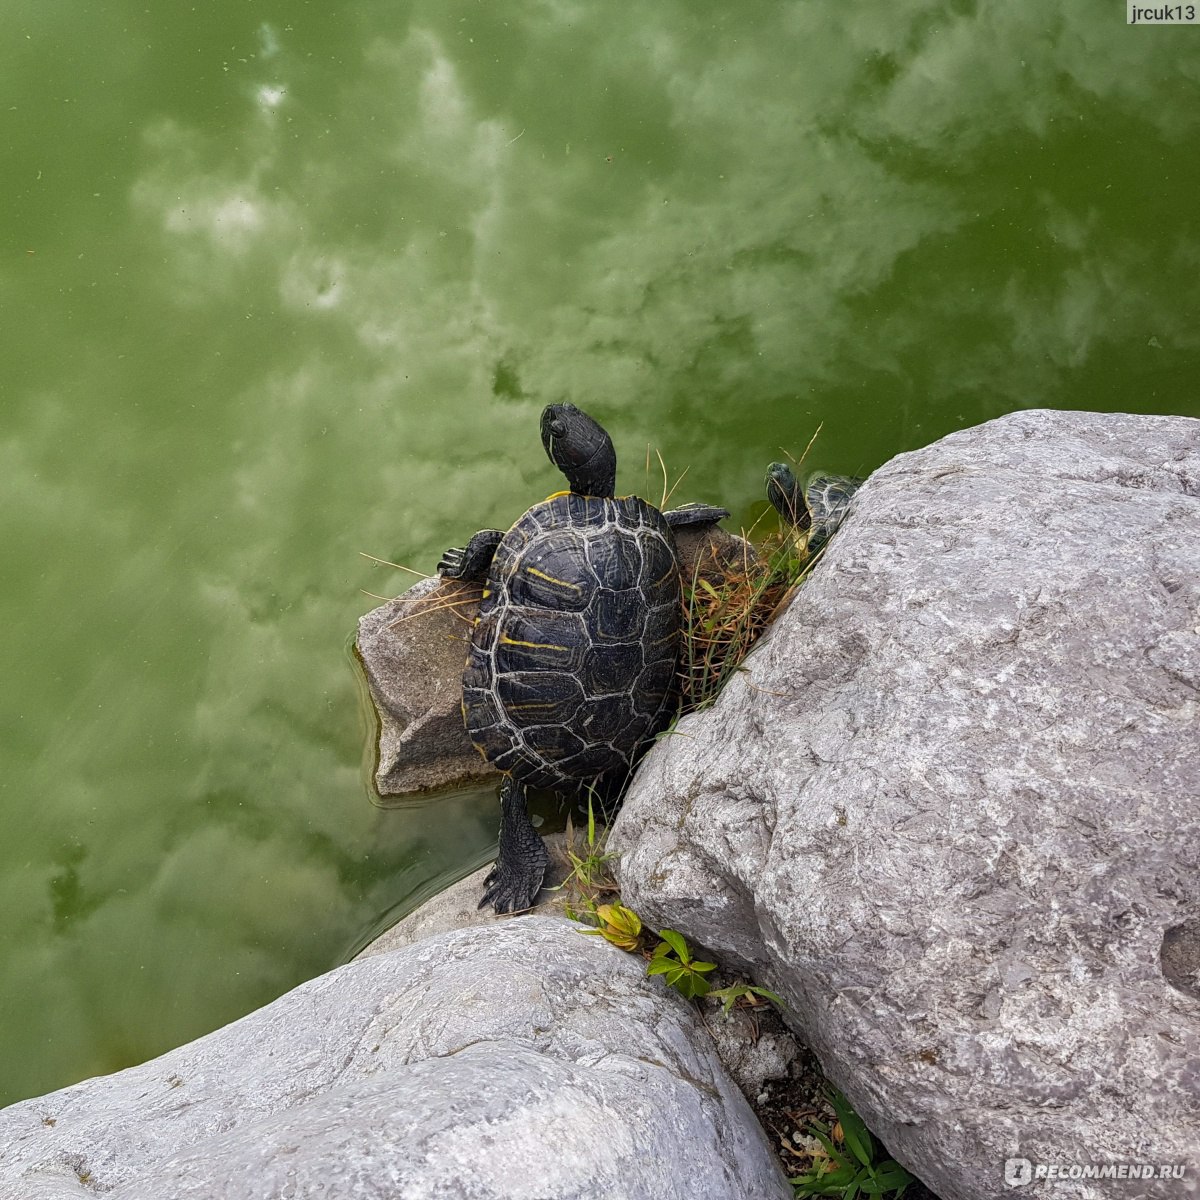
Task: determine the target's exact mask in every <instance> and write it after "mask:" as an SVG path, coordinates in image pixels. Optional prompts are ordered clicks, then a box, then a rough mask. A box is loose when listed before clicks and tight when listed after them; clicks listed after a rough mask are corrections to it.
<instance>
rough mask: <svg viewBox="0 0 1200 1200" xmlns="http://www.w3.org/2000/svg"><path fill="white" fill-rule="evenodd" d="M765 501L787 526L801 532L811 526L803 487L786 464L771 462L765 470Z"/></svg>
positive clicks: (810, 516) (810, 515)
mask: <svg viewBox="0 0 1200 1200" xmlns="http://www.w3.org/2000/svg"><path fill="white" fill-rule="evenodd" d="M767 499H768V500H770V502H771V503H772V504H773V505H774V506H775V510H776V511H777V512H778V513H779V515H780V517H782V518H783V520H784V521H785V522H786V523H787V524H788V525H791V526H793V527H794V528H796V529H799V530H801V531H803V530H805V529H807V528H808V527H809V526H810V525H812V513H810V512H809V511H808V504H807V503H806V502H805V499H804V487H803V485H802V484H801V483H800V481H799V480H798V479H797V478H796V476H795V475H794V474H793V472H792V469H791V467H789V466H788V465H787V464H786V463H779V462H773V463H772V464H771V465H770V466H769V467H768V468H767Z"/></svg>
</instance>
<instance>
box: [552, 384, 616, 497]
mask: <svg viewBox="0 0 1200 1200" xmlns="http://www.w3.org/2000/svg"><path fill="white" fill-rule="evenodd" d="M542 445H543V446H545V447H546V453H547V454H548V455H549V456H550V461H551V462H552V463H553V464H554V465H555V466H556V467H557V468H558V469H559V470H560V471H561V472H562V473H563V474H564V475H565V476H566V477H567V482H568V483H569V484H570V485H571V491H573V492H577V493H578V494H579V495H581V496H611V495H612V494H613V493H614V492H615V491H616V485H617V455H616V452H615V451H614V450H613V444H612V439H611V438H610V437H609V436H608V434H607V433H605V432H604V429H603V427H602V426H601V425H600V424H598V423H597V422H596V421H593V420H592V418H591V417H589V416H588V415H587V413H585V412H583V411H582V410H581V409H578V408H576V407H575V405H573V404H547V405H546V407H545V409H544V410H543V412H542Z"/></svg>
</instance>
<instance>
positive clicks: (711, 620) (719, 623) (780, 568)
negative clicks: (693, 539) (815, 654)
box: [679, 532, 810, 713]
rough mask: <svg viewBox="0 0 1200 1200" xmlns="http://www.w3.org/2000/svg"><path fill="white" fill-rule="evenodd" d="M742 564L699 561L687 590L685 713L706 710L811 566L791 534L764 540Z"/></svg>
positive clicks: (682, 676)
mask: <svg viewBox="0 0 1200 1200" xmlns="http://www.w3.org/2000/svg"><path fill="white" fill-rule="evenodd" d="M756 550H757V554H754V555H752V553H751V552H750V551H749V549H747V552H746V553H745V555H744V556H743V557H742V559H740V560H737V559H735V560H733V561H732V562H731V561H728V560H725V561H721V560H719V559H717V558H716V556H715V555H714V556H712V557H711V558H710V559H707V560H706V559H701V560H698V561H697V563H696V569H695V571H694V572H693V575H692V578H691V579H690V580H687V579H685V580H684V586H683V648H682V652H681V654H680V659H679V689H680V693H681V696H682V710H681V711H682V712H684V713H688V712H694V711H695V710H696V709H700V708H705V707H706V706H707V705H709V704H711V703H712V702H713V700H715V699H716V697H717V694H718V693H719V692H720V690H721V689H722V688H723V687H724V686H725V684H726V683H727V682H728V681H729V679H730V678H731V676H733V675H734V673H735V672H737V671H738V670H740V668H741V665H742V662H743V660H744V659H745V657H746V655H747V654H748V653H749V652H750V649H751V647H752V646H753V645H754V643H755V642H757V641H758V639H759V638H760V637H761V636H762V634H763V633H764V631H765V630H766V628H767V626H768V625H770V623H771V621H772V620H773V619H774V617H775V614H776V613H777V612H778V611H779V610H780V609H781V608H782V607H783V606H784V605H785V604H786V602H787V601H788V600H790V599H791V596H792V593H793V592H794V591H795V589H796V587H797V586H798V585H799V584H800V582H801V581H802V580H803V578H804V576H805V575H806V574H807V572H808V568H809V566H810V563H809V561H808V560H807V559H806V558H805V557H803V555H802V553H801V552H800V550H799V549H798V547H797V543H796V539H795V538H794V537H793V536H791V535H790V534H787V533H782V532H781V533H778V534H774V535H772V536H771V537H768V538H767V539H765V540H763V541H760V542H759V544H758V545H757V547H756Z"/></svg>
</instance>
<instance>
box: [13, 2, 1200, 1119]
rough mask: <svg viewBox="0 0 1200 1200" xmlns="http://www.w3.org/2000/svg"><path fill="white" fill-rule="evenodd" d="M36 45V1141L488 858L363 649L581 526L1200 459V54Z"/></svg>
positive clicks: (307, 17) (1040, 11) (136, 41)
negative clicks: (986, 453) (968, 455)
mask: <svg viewBox="0 0 1200 1200" xmlns="http://www.w3.org/2000/svg"><path fill="white" fill-rule="evenodd" d="M8 18H9V19H8V22H7V30H8V36H7V37H6V39H5V40H4V43H3V45H2V46H0V67H2V69H0V156H2V167H3V179H4V186H3V188H2V189H0V243H2V246H3V256H2V258H0V311H3V313H4V318H5V319H4V327H5V333H6V336H5V339H4V351H5V352H4V355H3V359H2V361H0V496H2V498H3V511H4V514H5V519H4V521H3V528H2V532H0V562H3V572H4V573H3V582H2V584H0V670H2V672H3V676H2V677H3V680H4V687H3V690H2V692H0V731H2V738H0V813H2V814H3V830H4V836H3V840H2V841H0V911H2V912H3V913H4V916H5V919H4V922H3V927H2V929H0V980H2V984H0V1102H4V1101H10V1100H15V1099H18V1098H20V1097H22V1096H26V1095H30V1094H34V1093H37V1092H41V1091H45V1090H48V1089H51V1088H55V1087H58V1086H61V1085H63V1084H66V1083H68V1082H71V1081H73V1080H75V1079H78V1078H80V1077H82V1076H85V1075H89V1074H93V1073H97V1072H102V1071H109V1070H114V1069H117V1068H119V1067H122V1066H126V1065H129V1064H131V1063H134V1062H137V1061H140V1060H142V1059H144V1058H146V1057H148V1056H150V1055H152V1054H155V1053H157V1052H159V1051H161V1050H163V1049H165V1048H167V1047H169V1046H171V1045H174V1044H176V1043H178V1042H180V1041H183V1040H185V1039H187V1038H190V1037H194V1036H196V1035H198V1034H200V1033H202V1032H204V1031H206V1030H208V1029H210V1028H213V1027H214V1026H216V1025H218V1024H220V1023H222V1022H224V1021H227V1020H229V1019H231V1018H233V1017H235V1016H237V1015H239V1014H241V1013H243V1012H245V1011H247V1010H249V1009H250V1008H252V1007H254V1006H256V1005H258V1004H261V1003H263V1002H265V1001H267V1000H269V999H270V998H272V997H273V996H275V995H277V994H279V993H280V992H282V991H283V990H285V989H287V988H288V987H290V986H292V985H294V984H295V983H297V982H299V981H300V980H302V979H304V978H306V977H309V976H311V975H313V974H315V973H317V972H319V971H321V970H324V969H326V968H328V967H330V966H332V965H334V964H336V963H337V962H338V961H340V960H341V958H342V957H343V956H344V955H345V953H346V952H347V951H348V949H349V948H350V947H352V946H353V945H354V944H355V942H356V941H357V940H358V939H359V938H360V937H362V936H364V934H365V933H366V932H367V931H369V930H371V929H372V928H374V927H375V926H376V925H377V923H378V922H379V921H380V919H381V918H382V917H383V915H384V914H386V913H394V912H398V911H402V910H403V909H404V908H405V907H408V906H411V904H412V903H414V902H415V900H416V899H417V898H419V897H420V896H421V895H423V894H426V893H427V892H428V891H429V890H431V889H432V888H434V887H436V886H437V885H438V884H439V883H441V882H444V881H445V880H446V879H448V878H450V877H453V876H454V875H456V874H461V873H462V872H464V871H465V870H467V869H468V868H469V867H471V866H472V865H474V864H475V863H477V862H479V861H481V860H482V858H483V857H484V856H486V854H487V853H488V850H489V846H490V843H491V840H492V838H493V836H494V829H493V822H494V801H493V799H492V798H491V797H490V796H488V795H486V794H474V795H464V796H460V797H455V798H452V799H450V800H447V801H442V802H438V803H435V804H429V805H424V806H418V807H412V808H406V809H403V810H401V811H383V810H380V809H379V808H377V807H374V806H373V805H372V803H371V800H370V796H369V793H368V790H367V788H366V786H365V783H364V770H363V757H364V746H365V744H366V741H367V738H368V733H369V724H368V721H367V718H366V716H365V714H364V710H363V707H362V703H361V697H360V694H359V692H358V685H357V683H356V679H355V676H354V671H353V668H352V665H351V662H350V659H349V656H348V652H347V638H348V636H349V634H350V632H351V631H352V629H353V626H354V622H355V620H356V618H357V616H358V615H359V613H360V612H362V611H363V610H364V609H365V608H366V607H369V606H370V605H371V604H373V603H374V601H372V600H371V599H370V598H369V597H367V596H365V595H363V590H364V589H365V590H366V591H369V592H375V593H379V594H382V595H390V594H392V593H394V592H395V591H397V590H399V588H400V587H402V586H403V585H404V582H405V581H404V579H403V577H402V576H400V575H399V573H397V572H394V571H391V570H388V569H387V568H380V567H372V566H371V565H370V564H369V563H368V562H367V560H365V559H363V558H361V557H360V555H359V552H360V551H366V552H369V553H371V554H375V555H377V556H380V557H383V558H388V559H391V560H392V561H396V562H402V563H405V564H408V565H410V566H412V567H415V568H418V569H421V570H426V571H427V570H431V569H432V566H433V564H434V562H435V561H436V558H437V555H438V553H439V551H440V550H441V549H442V548H443V547H444V546H445V545H447V544H450V543H452V542H456V541H457V542H461V539H462V537H463V536H464V535H465V534H467V533H469V532H471V531H472V530H473V529H475V528H477V527H478V526H480V525H487V524H500V525H505V524H507V523H508V522H509V521H511V519H512V518H513V517H515V516H516V515H517V514H518V513H519V512H520V511H521V509H522V508H523V507H524V506H525V505H526V504H527V503H529V502H530V501H531V500H532V499H535V498H540V497H541V496H543V495H545V494H546V493H547V492H549V491H551V490H554V489H555V488H556V487H557V486H558V482H557V479H556V477H555V474H554V471H553V469H552V468H551V467H550V465H549V464H548V463H547V462H546V460H545V458H544V455H543V454H542V452H541V449H540V446H539V444H538V439H537V430H536V420H537V413H538V411H539V409H540V407H541V406H542V405H543V404H544V403H546V402H547V401H550V400H560V399H570V400H573V401H575V402H576V403H579V404H581V405H583V406H584V407H587V408H588V409H589V410H591V411H593V412H594V413H595V414H596V415H598V416H600V417H601V418H602V419H603V420H605V421H606V422H607V423H608V425H609V426H610V428H611V429H612V431H613V434H614V436H615V440H616V442H617V447H618V451H619V452H620V453H621V455H622V462H623V470H622V479H621V483H622V486H623V487H624V488H627V489H629V490H635V491H639V492H642V493H643V494H647V495H649V496H651V497H657V496H658V495H659V494H660V488H661V483H660V481H659V477H658V468H657V463H656V462H655V466H654V468H653V470H651V471H650V472H649V473H647V471H646V467H645V464H646V450H647V446H648V445H653V446H655V447H657V448H659V449H661V451H662V454H663V457H664V459H665V461H666V463H667V464H668V467H669V469H670V471H671V474H672V477H674V476H676V475H678V474H679V473H680V472H681V471H682V470H683V469H684V468H685V467H686V468H687V469H688V471H687V476H686V478H685V479H684V482H683V484H682V485H681V488H680V490H679V491H678V492H677V493H676V496H677V498H679V499H686V498H705V499H713V500H716V499H720V500H722V501H723V502H725V503H726V504H727V505H729V506H730V507H731V508H733V509H734V510H735V515H736V517H737V518H739V519H741V520H749V519H750V518H752V517H753V515H755V513H756V512H757V511H758V508H759V507H760V506H761V499H760V487H761V476H762V471H763V467H764V466H765V464H766V463H767V462H768V461H770V460H771V459H774V458H777V457H779V455H780V452H781V448H784V449H789V450H791V451H792V452H799V450H801V449H802V448H803V446H804V445H805V443H806V442H807V441H808V439H809V436H810V435H811V433H812V432H813V430H814V429H815V428H816V427H817V426H818V425H819V424H822V423H823V432H822V433H821V436H820V439H819V441H818V443H817V447H816V449H815V450H814V458H815V460H816V461H819V462H820V464H821V465H823V466H825V467H828V468H832V469H835V470H843V471H852V472H865V471H868V470H870V469H871V468H873V467H875V466H876V465H878V464H879V463H880V462H882V461H884V460H885V459H886V458H888V457H890V456H891V455H892V454H894V453H896V452H898V451H902V450H906V449H911V448H913V447H916V446H919V445H923V444H925V443H927V442H929V441H931V440H933V439H934V438H936V437H938V436H940V435H942V434H944V433H946V432H947V431H949V430H952V429H955V428H959V427H961V426H964V425H969V424H973V423H975V422H977V421H980V420H984V419H987V418H990V417H993V416H996V415H998V414H1000V413H1002V412H1005V411H1009V410H1011V409H1014V408H1019V407H1024V406H1031V405H1050V406H1058V407H1069V408H1091V409H1101V410H1126V411H1140V412H1174V413H1183V414H1189V415H1193V416H1195V415H1198V414H1200V402H1198V401H1197V398H1196V396H1197V393H1196V388H1195V383H1194V381H1195V376H1196V370H1195V366H1196V356H1197V349H1198V345H1200V321H1198V317H1200V311H1198V310H1200V303H1198V301H1200V288H1198V285H1197V279H1198V277H1200V230H1198V229H1197V219H1198V218H1197V214H1198V213H1200V207H1198V205H1197V193H1198V185H1200V160H1198V158H1197V155H1196V153H1195V146H1196V144H1197V133H1198V128H1197V126H1198V125H1200V104H1198V103H1197V84H1198V83H1200V43H1198V42H1197V40H1196V34H1197V31H1196V30H1195V29H1193V28H1190V27H1164V28H1149V27H1139V28H1135V29H1130V28H1128V27H1127V26H1126V25H1125V24H1124V12H1123V11H1117V10H1116V9H1111V8H1110V6H1104V5H1095V4H1091V3H1085V2H1083V0H1068V2H1067V3H1063V4H1060V5H1057V6H1053V7H1047V6H1046V5H1044V4H1034V3H1032V2H1031V0H1009V2H1007V3H1004V4H1000V3H992V4H975V3H970V2H955V3H947V4H917V3H913V2H911V0H887V2H884V0H863V2H861V3H858V4H855V5H853V6H851V7H847V6H829V5H821V4H814V3H783V2H773V3H765V2H757V3H756V2H750V3H746V4H743V5H738V6H736V7H734V6H729V5H726V4H715V3H710V2H707V0H692V2H690V3H687V4H684V3H682V2H678V3H672V2H669V0H668V2H664V3H661V4H657V5H654V6H649V7H648V6H645V5H634V4H632V3H625V2H621V0H611V2H610V3H607V4H604V5H597V4H585V3H582V2H581V0H518V2H513V3H507V4H503V5H500V4H484V3H482V2H477V0H470V2H461V0H452V2H446V0H439V2H438V3H433V2H432V0H430V2H424V3H421V2H409V3H389V4H382V3H377V2H372V0H367V2H364V3H359V4H356V5H353V6H347V7H345V8H340V7H337V6H334V7H330V6H328V5H319V4H316V3H299V4H297V3H289V4H283V3H280V2H258V0H256V2H255V3H249V2H247V0H211V2H210V3H208V4H205V5H203V6H196V7H195V8H190V7H187V6H165V5H157V6H152V7H150V8H147V7H146V6H145V5H143V4H133V3H130V2H128V0H112V2H110V3H107V4H104V5H100V4H87V3H83V4H73V5H70V6H54V5H46V4H33V3H31V2H29V0H17V2H16V3H11V4H10V5H9V8H8Z"/></svg>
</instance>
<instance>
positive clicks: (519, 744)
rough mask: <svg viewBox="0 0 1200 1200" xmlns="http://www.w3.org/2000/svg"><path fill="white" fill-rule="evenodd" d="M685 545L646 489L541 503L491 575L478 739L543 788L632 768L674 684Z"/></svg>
mask: <svg viewBox="0 0 1200 1200" xmlns="http://www.w3.org/2000/svg"><path fill="white" fill-rule="evenodd" d="M680 613H681V598H680V582H679V564H678V559H677V558H676V555H675V547H674V540H673V538H672V536H671V531H670V529H669V528H668V526H667V524H666V521H665V520H664V519H663V517H662V514H661V513H660V512H659V511H658V510H657V509H655V508H652V507H651V506H650V505H649V504H647V503H646V502H645V501H644V500H639V499H638V498H637V497H636V496H627V497H622V498H620V499H613V498H608V497H596V496H578V495H574V494H571V493H566V494H564V495H559V496H554V497H551V498H550V499H549V500H545V501H543V502H542V503H541V504H535V505H534V506H533V507H532V508H531V509H529V511H528V512H526V513H525V515H524V516H522V517H521V518H520V520H518V521H517V523H516V524H515V525H514V526H513V527H512V529H510V530H509V531H508V533H507V534H506V535H505V537H504V540H503V541H502V542H501V543H500V546H499V548H498V549H497V551H496V556H495V558H494V559H493V562H492V567H491V570H490V572H489V574H488V580H487V587H486V589H485V592H484V599H483V602H482V604H481V605H480V609H479V620H478V622H477V623H476V625H475V630H474V633H473V635H472V639H471V648H470V651H469V653H468V656H467V666H466V670H465V672H464V674H463V713H464V715H465V717H466V724H467V733H468V734H469V736H470V738H471V740H472V741H473V742H474V743H475V745H476V746H478V747H479V749H480V751H481V752H482V753H483V754H484V756H485V757H486V758H487V759H488V760H489V761H490V762H492V763H493V764H494V765H495V766H496V767H498V768H499V769H500V770H501V771H506V772H512V774H513V775H515V776H516V777H517V778H519V779H521V780H523V781H524V782H526V783H528V784H531V785H533V786H535V787H555V786H558V785H560V784H561V783H562V782H563V781H564V780H572V779H573V780H589V779H592V778H594V777H596V776H599V775H604V774H608V773H611V772H616V771H622V770H628V769H630V767H631V766H632V764H633V760H634V758H635V756H636V754H637V752H638V750H639V748H640V747H641V745H642V743H643V742H644V741H645V740H646V738H647V737H649V736H651V735H652V734H653V733H654V732H656V730H657V726H658V722H659V719H660V717H661V715H662V713H663V710H664V707H665V705H666V702H667V699H668V697H669V696H670V694H671V691H672V688H673V685H674V676H675V667H676V660H677V657H678V651H679V628H680Z"/></svg>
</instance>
